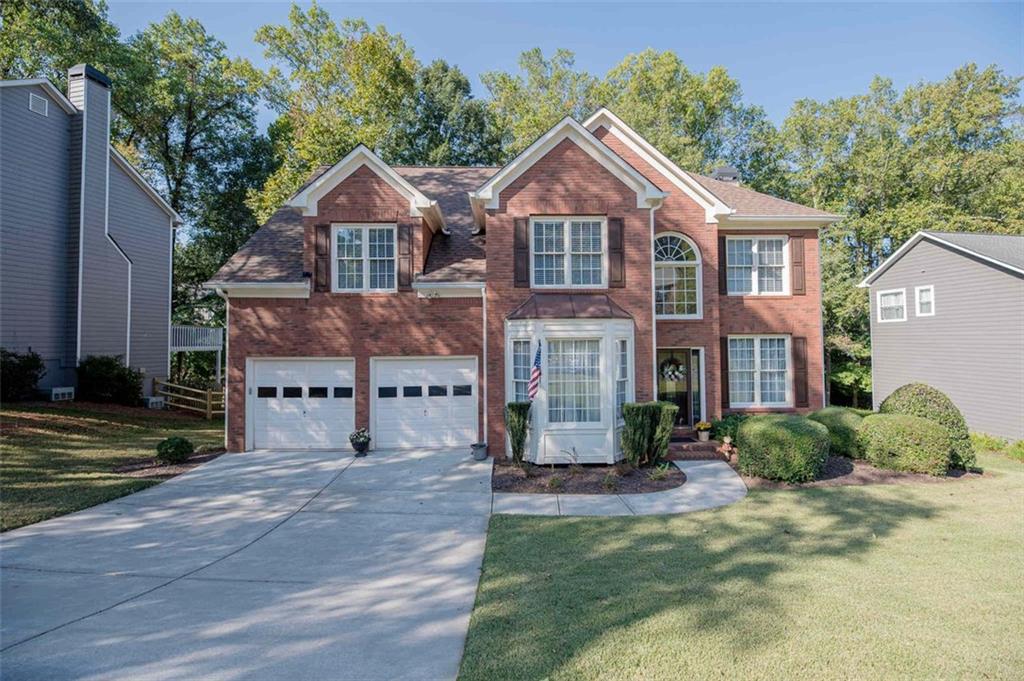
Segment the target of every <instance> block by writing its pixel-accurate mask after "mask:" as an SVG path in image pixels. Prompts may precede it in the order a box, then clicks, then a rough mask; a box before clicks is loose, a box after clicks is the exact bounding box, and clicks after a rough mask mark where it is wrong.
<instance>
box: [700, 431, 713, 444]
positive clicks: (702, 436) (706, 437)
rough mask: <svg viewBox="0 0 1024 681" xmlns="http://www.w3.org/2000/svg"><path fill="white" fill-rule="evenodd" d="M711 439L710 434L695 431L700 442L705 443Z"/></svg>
mask: <svg viewBox="0 0 1024 681" xmlns="http://www.w3.org/2000/svg"><path fill="white" fill-rule="evenodd" d="M710 438H711V433H709V432H708V431H706V430H698V431H697V439H698V440H700V441H701V442H707V441H708V440H709V439H710Z"/></svg>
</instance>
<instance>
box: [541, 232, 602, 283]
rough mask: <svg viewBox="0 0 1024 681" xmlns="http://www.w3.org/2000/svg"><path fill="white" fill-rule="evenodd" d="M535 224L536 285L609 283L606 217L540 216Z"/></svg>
mask: <svg viewBox="0 0 1024 681" xmlns="http://www.w3.org/2000/svg"><path fill="white" fill-rule="evenodd" d="M531 226H532V237H531V239H530V261H531V266H532V270H533V272H532V280H531V281H532V284H533V286H535V287H542V288H543V287H564V288H603V287H605V286H606V275H605V271H606V265H605V242H606V237H605V220H604V218H537V219H534V220H532V221H531Z"/></svg>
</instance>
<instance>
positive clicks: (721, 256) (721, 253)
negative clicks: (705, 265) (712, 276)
mask: <svg viewBox="0 0 1024 681" xmlns="http://www.w3.org/2000/svg"><path fill="white" fill-rule="evenodd" d="M727 266H728V264H727V263H726V262H725V237H724V236H720V237H718V292H719V293H720V294H722V295H723V296H724V295H726V294H728V293H729V281H728V279H727V278H726V276H725V274H726V269H725V268H726V267H727Z"/></svg>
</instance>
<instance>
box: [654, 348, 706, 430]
mask: <svg viewBox="0 0 1024 681" xmlns="http://www.w3.org/2000/svg"><path fill="white" fill-rule="evenodd" d="M700 388H701V385H700V351H699V350H697V349H696V348H672V349H662V350H658V399H659V400H662V401H664V402H672V403H673V404H676V405H678V406H679V414H678V416H677V417H676V425H678V426H692V425H693V424H695V423H696V422H697V421H699V420H700V419H701V413H700V411H701V408H700Z"/></svg>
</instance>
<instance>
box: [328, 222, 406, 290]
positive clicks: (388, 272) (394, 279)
mask: <svg viewBox="0 0 1024 681" xmlns="http://www.w3.org/2000/svg"><path fill="white" fill-rule="evenodd" d="M343 231H351V232H353V233H357V234H359V249H358V252H355V253H352V252H349V253H345V252H342V253H339V251H338V235H339V234H340V233H341V232H343ZM382 232H384V233H386V234H387V235H388V236H389V237H390V242H389V243H388V242H384V243H381V242H377V243H374V244H371V237H374V238H377V237H379V236H380V235H381V233H382ZM371 245H373V246H377V247H380V246H385V247H387V246H389V247H390V248H389V249H387V248H386V249H385V253H384V254H383V255H382V254H381V253H379V252H375V253H372V252H371V248H370V247H371ZM342 261H346V262H350V263H359V264H360V272H359V275H358V276H359V279H360V284H359V286H354V285H352V286H343V285H342V282H341V281H340V275H341V266H340V265H341V262H342ZM388 263H390V268H389V267H388V266H387V265H388ZM372 265H373V266H375V267H378V268H379V267H381V266H383V268H384V271H383V273H382V272H381V271H380V270H378V271H377V272H376V273H375V274H376V276H377V278H378V280H377V281H376V282H375V281H374V273H371V269H372V267H371V266H372ZM381 276H383V277H384V278H385V280H386V281H389V282H390V286H380V285H379V284H380V281H379V279H380V277H381ZM374 284H376V285H374ZM397 290H398V226H397V225H395V224H393V223H392V224H387V223H370V224H348V223H336V224H332V225H331V291H332V292H333V293H393V292H395V291H397Z"/></svg>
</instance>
